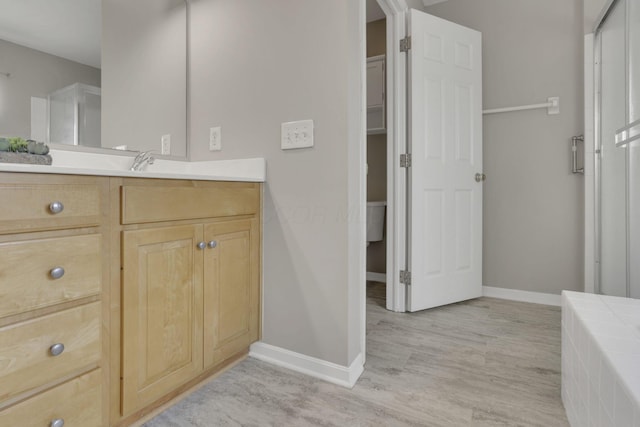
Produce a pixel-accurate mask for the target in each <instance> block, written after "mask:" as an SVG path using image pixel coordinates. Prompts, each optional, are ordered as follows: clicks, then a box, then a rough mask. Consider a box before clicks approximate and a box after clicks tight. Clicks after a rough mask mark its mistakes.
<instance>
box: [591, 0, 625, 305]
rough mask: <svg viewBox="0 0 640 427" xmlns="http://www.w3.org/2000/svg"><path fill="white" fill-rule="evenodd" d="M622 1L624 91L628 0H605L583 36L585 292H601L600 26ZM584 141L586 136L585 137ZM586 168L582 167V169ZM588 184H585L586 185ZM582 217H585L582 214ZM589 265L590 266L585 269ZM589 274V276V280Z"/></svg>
mask: <svg viewBox="0 0 640 427" xmlns="http://www.w3.org/2000/svg"><path fill="white" fill-rule="evenodd" d="M620 1H624V2H625V5H624V6H625V9H626V10H625V19H626V23H625V26H626V27H625V51H626V52H627V54H626V55H625V64H624V67H625V93H626V92H628V89H629V88H628V82H629V62H628V61H629V58H628V46H629V31H628V26H629V9H630V4H629V1H628V0H607V2H606V4H605V7H604V8H603V10H602V12H600V15H599V17H598V19H597V20H596V23H595V26H594V29H593V37H592V46H588V44H589V43H588V41H587V39H585V52H586V49H588V48H592V52H593V61H592V63H591V64H589V63H588V62H587V61H585V76H588V75H589V70H587V69H586V67H590V66H592V67H593V69H592V70H591V73H592V74H591V75H592V76H593V85H592V88H593V89H592V90H593V93H589V90H588V88H587V85H588V84H589V82H588V81H587V79H585V101H586V99H587V98H588V97H589V96H590V95H592V101H593V115H590V114H589V113H588V104H587V102H585V129H587V128H588V127H589V126H588V123H589V124H591V125H592V129H593V150H592V151H591V150H587V149H586V146H585V151H584V157H585V168H586V167H587V163H588V162H591V161H593V182H592V183H591V185H590V184H589V182H588V181H587V180H585V211H586V210H588V209H590V208H591V207H590V206H588V204H587V203H588V202H587V200H588V197H586V196H587V193H589V192H591V194H593V196H594V197H593V200H594V206H593V207H594V208H595V209H594V215H593V224H588V223H587V221H585V232H586V233H585V292H589V291H591V292H593V293H596V294H602V280H601V265H600V261H601V259H602V256H601V255H602V212H601V210H602V160H601V150H602V135H601V129H602V95H601V92H602V61H601V58H602V26H603V25H604V23H605V22H606V20H607V18H608V17H609V15H610V13H611V12H612V11H613V8H614V7H615V6H616V5H617V4H618V3H619V2H620ZM628 104H629V103H628V99H627V101H626V102H625V121H628V120H627V119H628V117H629V105H628ZM585 144H586V140H585ZM590 154H593V158H589V156H590ZM625 162H626V170H625V181H626V182H628V180H629V155H628V153H627V152H625ZM585 170H586V169H585ZM590 186H591V187H592V188H589V187H590ZM624 191H625V200H626V201H627V203H628V200H629V186H628V185H625V190H624ZM585 218H586V217H585ZM629 220H630V218H629V208H628V204H627V205H626V207H625V228H626V230H627V233H626V234H627V239H626V242H625V244H626V278H627V280H626V294H627V296H629V295H630V293H631V289H630V285H631V283H630V258H629V253H630V241H629V233H628V230H629ZM590 231H591V232H593V248H592V251H590V250H589V249H588V246H589V245H587V244H586V243H587V240H588V238H589V235H588V234H587V233H589V232H590ZM589 269H592V270H591V271H589ZM590 277H592V278H593V280H591V281H590V280H589V278H590Z"/></svg>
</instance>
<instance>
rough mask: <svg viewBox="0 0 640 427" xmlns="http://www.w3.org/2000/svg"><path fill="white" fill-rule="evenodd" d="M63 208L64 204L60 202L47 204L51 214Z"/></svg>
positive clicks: (57, 212)
mask: <svg viewBox="0 0 640 427" xmlns="http://www.w3.org/2000/svg"><path fill="white" fill-rule="evenodd" d="M63 210H64V205H63V204H62V202H53V203H51V204H50V205H49V211H51V213H52V214H59V213H60V212H62V211H63Z"/></svg>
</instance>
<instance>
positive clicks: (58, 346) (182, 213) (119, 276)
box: [0, 157, 264, 427]
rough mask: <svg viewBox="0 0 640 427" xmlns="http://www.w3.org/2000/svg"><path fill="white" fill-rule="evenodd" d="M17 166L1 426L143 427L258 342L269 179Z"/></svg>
mask: <svg viewBox="0 0 640 427" xmlns="http://www.w3.org/2000/svg"><path fill="white" fill-rule="evenodd" d="M54 159H55V157H54ZM54 161H55V160H54ZM207 163H215V162H207ZM262 164H263V165H264V162H262ZM205 166H206V165H205ZM191 167H195V166H191ZM16 168H17V170H20V168H21V166H6V167H2V169H0V170H1V171H0V178H1V180H0V198H1V200H2V203H0V256H1V257H2V261H1V262H0V425H21V426H22V425H25V426H26V425H51V426H55V427H62V426H63V425H65V426H80V425H81V426H115V425H130V424H131V423H133V422H135V421H137V420H138V419H140V418H141V417H144V416H145V415H147V414H149V413H150V412H152V411H153V410H154V409H155V408H157V407H159V406H161V405H163V404H164V403H166V402H168V401H169V400H171V399H173V398H175V397H176V396H178V395H180V394H181V393H183V392H184V391H186V390H188V389H189V388H191V387H192V386H194V385H196V384H197V383H198V382H201V381H202V380H204V379H205V378H207V377H210V376H211V375H213V374H215V373H216V372H219V371H220V370H222V369H224V367H226V366H229V365H230V364H231V363H233V362H234V361H237V360H239V359H240V358H242V357H244V356H245V355H246V354H247V351H248V348H249V345H250V344H251V343H252V342H254V341H257V340H258V339H259V335H260V295H261V294H260V285H261V277H260V271H261V267H260V262H261V261H260V260H261V256H260V250H261V249H260V248H261V211H262V208H261V207H262V184H261V181H263V179H264V178H262V179H260V178H256V176H255V175H254V176H248V177H247V178H246V179H244V180H242V177H232V178H227V179H231V180H230V181H224V180H223V179H225V178H224V177H217V179H216V180H210V179H207V177H205V176H202V177H201V178H198V179H193V177H194V176H195V175H194V174H195V172H192V173H191V174H186V175H187V176H190V177H191V178H190V179H176V178H179V177H180V175H179V174H172V173H166V172H163V174H160V173H156V176H157V175H162V176H171V175H173V176H174V178H173V179H168V178H148V177H147V176H154V174H153V173H149V174H146V173H144V174H139V173H138V174H134V173H128V172H124V171H114V172H113V173H112V174H110V175H109V174H108V171H107V170H104V171H101V172H97V173H99V174H100V175H102V176H90V175H88V174H86V175H83V174H82V170H71V169H69V170H70V171H71V173H67V174H63V173H60V170H64V168H63V167H58V168H55V167H54V168H51V169H49V171H51V172H56V173H40V172H42V171H43V170H46V169H40V168H41V167H35V168H34V169H33V170H35V171H37V173H34V172H28V173H22V172H15V170H16ZM24 168H26V166H25V167H24ZM205 169H211V167H210V166H207V167H206V168H205ZM7 170H9V171H7ZM25 171H26V169H25ZM85 172H86V171H85ZM263 172H264V169H263V170H262V174H263ZM118 175H119V176H118ZM127 175H129V176H127ZM132 175H133V176H132ZM196 175H197V174H196ZM221 175H224V174H221ZM227 175H228V174H227ZM259 175H260V173H258V176H259ZM134 176H135V177H134ZM213 176H215V174H213ZM209 178H211V175H210V176H209Z"/></svg>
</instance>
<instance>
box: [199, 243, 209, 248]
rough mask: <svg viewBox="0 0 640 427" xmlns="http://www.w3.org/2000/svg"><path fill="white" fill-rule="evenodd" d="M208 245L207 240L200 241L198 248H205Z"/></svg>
mask: <svg viewBox="0 0 640 427" xmlns="http://www.w3.org/2000/svg"><path fill="white" fill-rule="evenodd" d="M206 247H207V244H206V243H205V242H200V243H198V249H204V248H206Z"/></svg>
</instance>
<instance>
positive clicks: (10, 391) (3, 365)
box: [0, 302, 101, 401]
mask: <svg viewBox="0 0 640 427" xmlns="http://www.w3.org/2000/svg"><path fill="white" fill-rule="evenodd" d="M56 344H63V345H64V351H62V353H61V354H59V355H57V356H54V355H53V353H54V352H53V351H52V350H53V349H54V347H53V346H54V345H56ZM100 355H101V345H100V303H99V302H95V303H92V304H86V305H83V306H80V307H76V308H72V309H69V310H64V311H60V312H58V313H55V314H51V315H48V316H44V317H39V318H37V319H34V320H30V321H27V322H24V323H18V324H14V325H11V326H7V327H4V328H2V329H0V401H2V400H5V399H7V398H9V397H12V396H15V395H16V394H19V393H21V392H24V391H27V390H30V389H32V388H35V387H39V386H42V385H44V384H47V383H49V382H51V381H54V380H56V379H58V378H61V377H63V376H65V375H69V374H72V373H74V372H76V371H77V370H79V369H82V368H83V367H86V366H90V365H92V364H97V362H98V361H99V360H100Z"/></svg>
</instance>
